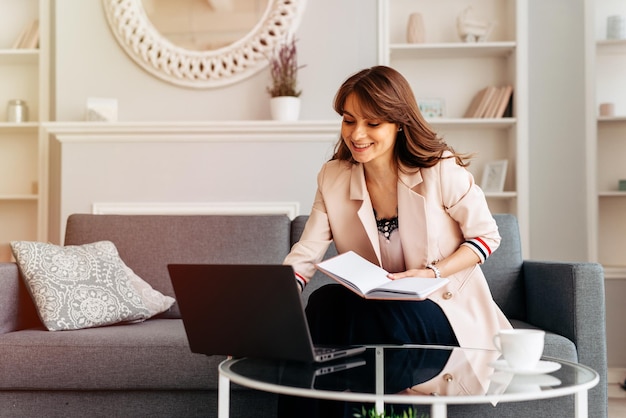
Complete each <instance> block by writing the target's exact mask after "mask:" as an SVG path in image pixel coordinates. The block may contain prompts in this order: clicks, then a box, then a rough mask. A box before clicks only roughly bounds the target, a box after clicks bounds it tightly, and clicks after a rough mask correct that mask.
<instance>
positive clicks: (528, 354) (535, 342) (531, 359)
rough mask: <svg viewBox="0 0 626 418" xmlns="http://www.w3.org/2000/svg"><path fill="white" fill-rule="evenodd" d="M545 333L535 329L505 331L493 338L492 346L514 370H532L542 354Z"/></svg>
mask: <svg viewBox="0 0 626 418" xmlns="http://www.w3.org/2000/svg"><path fill="white" fill-rule="evenodd" d="M545 334H546V333H545V332H544V331H541V330H537V329H506V330H501V331H500V332H498V333H497V334H496V335H495V336H494V337H493V345H495V346H496V348H497V349H498V351H499V352H500V353H502V357H504V360H506V362H507V363H508V364H509V366H510V367H511V368H512V369H514V370H533V369H534V368H535V367H537V364H538V363H539V359H540V358H541V355H542V354H543V343H544V337H545Z"/></svg>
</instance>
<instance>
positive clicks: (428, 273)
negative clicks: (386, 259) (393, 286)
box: [387, 269, 435, 280]
mask: <svg viewBox="0 0 626 418" xmlns="http://www.w3.org/2000/svg"><path fill="white" fill-rule="evenodd" d="M405 277H428V278H433V279H434V278H435V272H434V271H432V270H431V269H411V270H407V271H404V272H401V273H389V274H388V275H387V278H388V279H391V280H398V279H403V278H405Z"/></svg>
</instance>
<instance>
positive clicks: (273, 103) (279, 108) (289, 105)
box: [270, 96, 300, 121]
mask: <svg viewBox="0 0 626 418" xmlns="http://www.w3.org/2000/svg"><path fill="white" fill-rule="evenodd" d="M270 111H271V114H272V119H274V120H280V121H294V120H298V117H299V116H300V98H299V97H293V96H281V97H272V98H271V99H270Z"/></svg>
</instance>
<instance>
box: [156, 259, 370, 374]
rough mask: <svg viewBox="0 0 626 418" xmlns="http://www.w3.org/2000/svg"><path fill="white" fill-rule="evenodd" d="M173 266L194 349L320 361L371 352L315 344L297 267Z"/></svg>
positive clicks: (207, 353)
mask: <svg viewBox="0 0 626 418" xmlns="http://www.w3.org/2000/svg"><path fill="white" fill-rule="evenodd" d="M167 267H168V270H169V274H170V278H171V280H172V285H173V287H174V292H175V294H176V301H177V302H178V306H179V309H180V313H181V317H182V319H183V323H184V325H185V332H186V333H187V339H188V341H189V347H190V348H191V351H192V352H194V353H201V354H206V355H216V354H221V355H230V356H233V357H253V358H266V359H276V360H295V361H301V362H309V363H314V362H325V361H330V360H335V359H338V358H343V357H347V356H352V355H356V354H359V353H362V352H363V351H365V347H362V346H359V347H314V346H313V342H312V340H311V335H310V333H309V327H308V324H307V321H306V316H305V314H304V307H303V305H302V300H301V296H300V291H299V290H298V286H297V284H296V282H295V278H294V277H295V276H294V271H293V268H292V267H291V266H285V265H249V264H170V265H168V266H167Z"/></svg>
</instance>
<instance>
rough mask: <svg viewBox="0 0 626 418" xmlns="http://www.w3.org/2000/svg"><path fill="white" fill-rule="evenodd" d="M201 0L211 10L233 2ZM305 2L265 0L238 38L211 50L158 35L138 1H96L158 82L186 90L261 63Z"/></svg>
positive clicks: (215, 83) (228, 79) (229, 78)
mask: <svg viewBox="0 0 626 418" xmlns="http://www.w3.org/2000/svg"><path fill="white" fill-rule="evenodd" d="M144 1H146V0H144ZM203 1H205V2H207V3H208V5H209V7H213V8H217V7H218V6H219V7H225V6H224V5H225V4H226V3H231V2H232V3H235V2H237V1H238V0H219V1H217V0H203ZM244 1H245V0H244ZM305 2H306V0H267V2H266V3H267V6H266V7H265V10H262V11H260V12H259V16H260V18H259V19H258V21H257V22H256V23H255V24H254V23H253V27H252V29H251V30H250V31H249V32H247V33H246V34H245V35H244V36H243V37H241V38H239V39H237V40H234V41H232V42H230V43H227V44H226V45H224V46H221V47H219V48H217V49H208V50H194V49H187V48H184V47H181V46H178V45H176V44H174V43H173V42H172V41H171V40H170V39H168V38H167V37H165V36H163V35H162V34H161V33H160V32H159V31H158V30H157V29H156V27H155V25H154V24H153V23H152V22H151V21H150V19H149V18H148V14H147V13H146V10H145V7H144V3H142V0H102V3H103V5H104V10H105V14H106V17H107V21H108V23H109V27H110V28H111V31H112V32H113V34H114V36H115V38H116V39H117V41H118V42H119V44H120V45H121V46H122V48H123V49H124V50H125V51H126V53H127V54H128V55H129V56H130V57H131V58H132V59H133V60H134V61H135V62H136V63H137V64H139V65H140V66H141V67H142V68H143V69H145V70H146V71H148V72H149V73H150V74H152V75H154V76H156V77H158V78H160V79H162V80H165V81H167V82H170V83H172V84H176V85H179V86H185V87H192V88H210V87H219V86H224V85H228V84H232V83H236V82H238V81H241V80H243V79H245V78H247V77H250V76H251V75H253V74H255V73H256V72H258V71H260V70H261V69H263V68H264V67H266V66H267V57H268V56H269V55H270V53H271V51H272V50H273V49H274V47H275V46H276V45H277V44H278V43H280V42H281V41H282V40H284V39H285V38H286V37H288V36H290V35H291V34H293V32H294V31H295V29H296V28H297V26H298V24H299V23H300V19H301V17H302V14H303V11H304V6H305ZM177 4H178V2H177ZM263 4H265V3H263Z"/></svg>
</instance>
